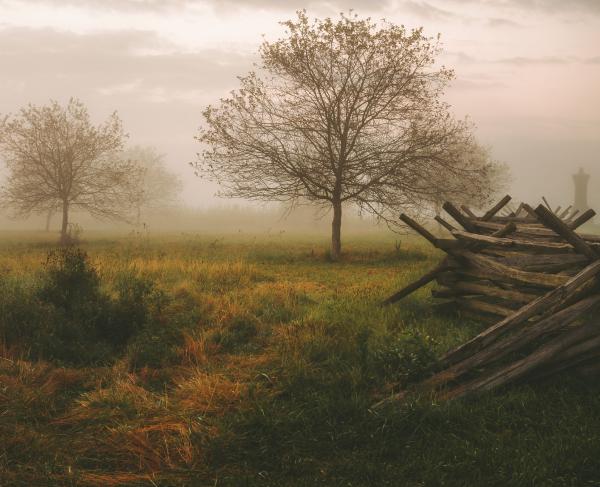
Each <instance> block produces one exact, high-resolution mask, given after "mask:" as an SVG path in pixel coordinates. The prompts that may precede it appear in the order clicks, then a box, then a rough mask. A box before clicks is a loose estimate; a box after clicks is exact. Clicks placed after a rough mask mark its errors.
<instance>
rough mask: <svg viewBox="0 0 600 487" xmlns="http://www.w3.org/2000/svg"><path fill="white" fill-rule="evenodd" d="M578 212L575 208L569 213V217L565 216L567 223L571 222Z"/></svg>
mask: <svg viewBox="0 0 600 487" xmlns="http://www.w3.org/2000/svg"><path fill="white" fill-rule="evenodd" d="M578 213H579V210H578V209H575V210H573V211H572V212H571V214H570V215H569V217H568V218H567V223H571V222H572V221H573V218H575V216H576V215H577V214H578Z"/></svg>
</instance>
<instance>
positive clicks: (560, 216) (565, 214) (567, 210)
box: [558, 205, 573, 220]
mask: <svg viewBox="0 0 600 487" xmlns="http://www.w3.org/2000/svg"><path fill="white" fill-rule="evenodd" d="M571 208H573V205H569V206H568V207H567V208H565V209H564V210H563V211H562V212H561V214H560V215H558V218H560V219H561V220H563V219H564V218H565V217H566V216H567V215H568V214H569V212H570V211H571Z"/></svg>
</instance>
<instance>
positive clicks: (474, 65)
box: [0, 0, 600, 208]
mask: <svg viewBox="0 0 600 487" xmlns="http://www.w3.org/2000/svg"><path fill="white" fill-rule="evenodd" d="M302 8H306V9H307V11H308V14H309V15H311V16H319V17H324V16H336V15H338V12H340V11H347V10H348V9H350V8H353V9H355V11H356V13H358V14H359V15H361V16H371V17H372V18H374V19H380V18H386V19H387V20H389V21H392V22H395V23H399V24H404V25H405V26H408V27H418V26H423V27H424V29H425V32H426V34H429V35H435V34H437V33H440V34H441V35H442V41H443V46H444V54H443V56H442V58H441V62H443V63H444V64H446V65H447V66H449V67H452V68H454V69H455V71H456V75H457V77H456V80H455V81H454V83H453V85H452V87H451V88H450V90H449V91H448V94H447V99H448V101H449V102H450V103H451V104H452V106H453V110H454V112H455V114H456V115H457V116H459V117H463V116H465V115H469V116H470V117H471V119H472V120H473V121H474V122H475V123H476V125H477V127H478V129H477V131H478V132H477V133H478V136H479V139H480V140H481V141H482V142H483V143H485V144H487V145H489V146H490V147H491V149H492V154H493V155H494V157H495V158H497V159H499V160H501V161H505V162H507V163H508V164H509V165H510V166H511V168H512V170H513V176H514V179H515V181H514V187H513V188H512V192H513V195H514V196H515V197H517V198H525V199H527V200H531V201H532V202H533V203H536V202H537V199H538V198H539V197H541V196H542V195H546V196H548V197H550V198H551V199H553V200H555V201H556V204H557V205H558V204H561V205H565V204H570V203H571V199H572V189H571V187H572V183H571V177H570V176H571V174H572V173H573V171H574V170H575V169H576V168H577V167H578V166H583V167H584V168H586V170H587V171H588V172H591V173H592V175H593V178H592V180H591V188H590V189H591V191H592V195H591V203H592V204H594V205H595V206H596V207H597V208H600V0H569V1H563V0H428V1H418V0H414V1H411V0H389V1H387V0H370V1H359V0H353V1H345V2H343V1H335V0H331V1H320V0H300V1H296V0H279V1H278V0H212V1H211V0H196V1H193V0H71V1H69V0H39V1H38V0H20V1H19V0H0V113H7V112H14V111H16V110H18V109H19V107H21V106H22V105H24V104H27V103H29V102H33V103H36V104H42V103H46V102H47V101H48V100H49V99H57V100H59V101H64V100H67V99H68V98H69V97H70V96H76V97H79V98H80V99H81V100H83V101H84V102H85V103H86V104H87V105H88V107H89V109H90V112H91V114H92V116H93V118H94V119H96V120H98V121H100V120H102V119H103V118H104V117H106V116H107V115H108V114H109V113H110V112H112V111H113V110H117V111H118V112H119V114H120V116H121V118H122V119H123V121H124V125H125V128H126V130H127V132H129V134H130V142H131V143H132V144H142V145H153V146H155V147H156V148H157V149H158V150H159V151H161V152H163V153H164V154H165V155H166V157H167V160H168V163H169V166H170V167H171V168H172V169H173V170H174V171H176V172H177V173H178V174H180V175H181V176H182V177H183V179H184V182H185V199H186V201H187V202H188V203H190V204H194V205H207V204H208V205H212V204H215V200H214V198H213V197H212V195H213V193H214V191H215V188H214V187H211V186H207V185H206V184H205V183H203V182H202V181H200V180H198V179H197V178H196V177H195V176H194V175H193V172H192V170H191V169H190V168H189V166H188V164H187V163H188V162H189V161H192V160H194V158H195V154H196V152H197V151H198V150H199V147H198V145H197V143H196V142H195V141H194V138H193V137H194V135H195V134H196V133H197V131H198V128H199V126H200V124H201V122H202V116H201V114H202V110H203V108H204V107H205V106H206V105H207V104H209V103H214V102H216V101H218V99H219V98H220V97H222V96H226V95H227V93H228V92H229V91H230V90H231V89H234V88H236V86H237V79H236V76H237V75H242V74H245V73H246V72H247V71H248V70H249V69H251V68H252V63H253V62H254V61H256V52H257V49H258V46H259V44H260V43H261V41H262V36H263V35H264V36H266V37H267V38H268V39H276V38H277V37H279V36H280V35H281V34H282V29H281V27H280V26H279V24H278V22H279V21H282V20H286V19H289V18H291V17H293V16H294V12H295V11H296V10H297V9H302Z"/></svg>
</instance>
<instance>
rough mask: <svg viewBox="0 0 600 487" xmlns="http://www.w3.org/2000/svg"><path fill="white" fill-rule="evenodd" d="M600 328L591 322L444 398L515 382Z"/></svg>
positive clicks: (452, 391)
mask: <svg viewBox="0 0 600 487" xmlns="http://www.w3.org/2000/svg"><path fill="white" fill-rule="evenodd" d="M598 333H600V326H598V324H597V323H596V322H591V323H588V324H585V325H583V326H579V327H576V328H573V329H571V330H569V331H568V332H566V333H563V334H561V335H559V336H557V337H556V338H554V339H552V340H550V341H549V342H548V343H546V344H544V345H542V346H541V347H539V348H538V349H537V350H535V351H534V352H533V353H531V354H529V355H528V356H527V357H525V358H523V359H521V360H517V361H515V362H512V363H510V364H509V365H507V366H504V367H501V368H500V369H499V370H495V371H493V372H491V373H488V374H485V375H484V376H483V377H480V378H478V379H475V380H474V381H471V382H469V383H467V384H463V385H459V386H458V387H456V388H454V389H452V390H450V391H449V392H447V393H446V394H445V395H444V398H446V399H450V398H457V397H461V396H464V395H466V394H469V393H473V392H477V391H489V390H492V389H495V388H497V387H500V386H502V385H505V384H508V383H511V382H514V381H515V380H517V379H520V378H522V377H524V376H525V375H527V374H529V373H530V372H532V371H534V370H535V369H537V368H539V367H540V366H542V365H544V364H546V363H549V362H550V361H551V360H552V359H553V358H554V357H555V356H556V355H557V354H559V353H560V352H562V351H563V350H566V349H567V348H569V347H571V346H572V345H574V344H576V343H579V342H582V341H583V340H586V339H588V338H591V337H593V336H596V335H598Z"/></svg>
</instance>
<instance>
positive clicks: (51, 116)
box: [0, 98, 138, 242]
mask: <svg viewBox="0 0 600 487" xmlns="http://www.w3.org/2000/svg"><path fill="white" fill-rule="evenodd" d="M125 137H126V135H125V133H124V132H123V127H122V124H121V120H120V119H119V117H118V116H117V114H116V113H113V114H112V115H111V116H110V117H109V118H108V119H107V120H106V121H105V122H104V123H102V124H100V125H93V124H92V122H91V121H90V117H89V114H88V111H87V108H86V107H85V106H84V105H83V103H82V102H81V101H79V100H77V99H73V98H72V99H71V100H69V102H68V103H67V105H66V106H64V107H63V106H61V105H60V104H59V103H58V102H56V101H52V102H51V103H50V104H49V105H46V106H34V105H28V106H27V107H25V108H23V109H21V111H20V112H19V113H18V114H16V115H6V116H5V117H4V118H3V119H1V120H0V154H1V155H2V157H3V158H4V160H5V162H6V165H7V169H8V178H7V181H6V183H5V184H4V186H3V187H2V190H1V195H0V201H1V203H2V204H3V205H4V206H7V207H10V208H12V209H13V210H14V212H15V213H16V215H18V216H28V215H29V214H31V213H37V212H43V211H48V210H52V209H53V208H57V207H58V208H60V209H61V210H62V226H61V240H62V241H63V242H64V241H66V240H67V238H68V224H69V212H70V210H71V209H74V208H78V209H81V210H85V211H87V212H89V213H90V214H92V215H93V216H95V217H98V218H109V219H120V218H124V216H125V214H126V212H127V210H128V208H130V207H131V195H132V191H133V188H134V186H135V183H136V180H137V179H138V178H137V174H136V167H135V165H134V164H132V163H130V162H128V161H125V160H123V159H121V158H120V157H119V155H120V151H121V150H122V148H123V142H124V139H125Z"/></svg>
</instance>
